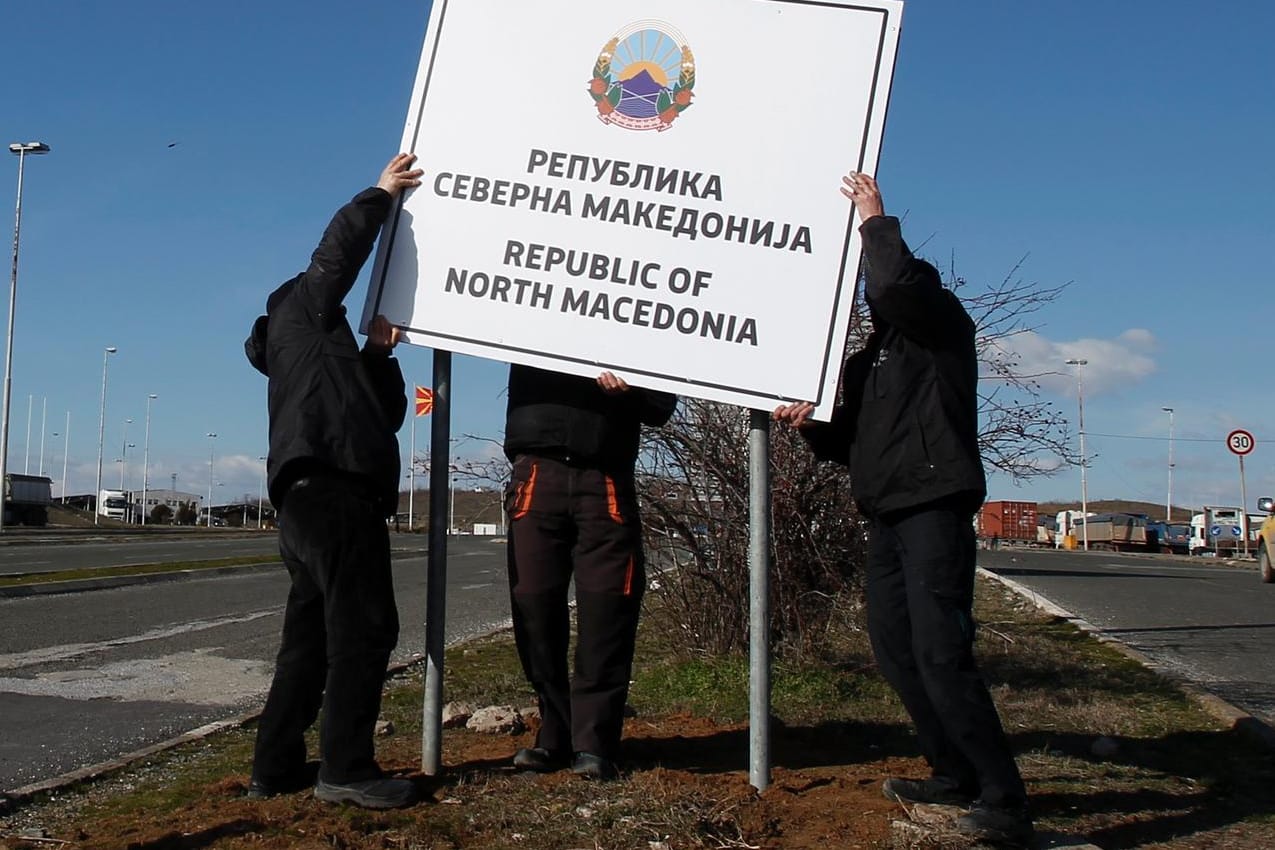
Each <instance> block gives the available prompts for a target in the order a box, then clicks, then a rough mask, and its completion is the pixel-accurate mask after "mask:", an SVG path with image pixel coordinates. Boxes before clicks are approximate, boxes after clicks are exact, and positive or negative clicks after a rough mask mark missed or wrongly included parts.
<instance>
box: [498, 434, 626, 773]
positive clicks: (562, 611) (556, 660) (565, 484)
mask: <svg viewBox="0 0 1275 850" xmlns="http://www.w3.org/2000/svg"><path fill="white" fill-rule="evenodd" d="M506 506H507V508H508V510H509V519H510V532H509V543H508V547H509V548H508V556H509V590H510V601H511V609H512V612H513V622H514V639H515V641H516V643H517V646H518V657H519V658H520V659H521V660H522V669H523V672H524V673H525V674H526V676H527V680H528V681H529V682H530V683H531V685H532V687H533V688H534V689H535V691H536V696H537V697H538V699H539V703H540V721H541V724H540V731H539V733H538V735H537V737H536V746H538V747H544V748H545V749H547V750H549V751H551V752H553V753H555V754H558V755H565V754H568V753H573V752H586V753H592V754H593V755H596V756H601V757H603V758H607V759H611V760H615V759H616V758H617V756H618V754H619V749H620V736H621V731H622V727H623V724H624V703H625V700H626V699H627V698H628V693H629V676H630V674H631V672H632V666H633V645H634V641H635V640H636V637H637V623H638V614H639V611H640V609H641V603H642V592H643V590H644V589H645V586H646V572H645V562H644V559H643V553H642V525H641V521H640V519H639V517H638V506H637V496H636V494H635V492H634V488H633V476H632V473H629V474H628V475H622V476H612V475H608V474H606V473H604V472H601V471H599V470H596V469H582V468H577V467H574V466H569V465H567V464H565V463H562V462H560V461H558V460H553V459H550V458H544V457H538V456H531V455H522V456H519V457H518V458H517V459H516V460H515V461H514V469H513V477H512V480H511V484H510V489H509V494H508V498H507V500H506ZM573 575H574V577H575V598H576V626H577V637H576V652H575V669H574V676H572V675H571V674H570V673H569V671H568V668H567V647H568V643H569V640H570V629H571V627H570V620H569V616H570V615H569V611H568V606H567V602H568V598H567V597H568V590H569V586H570V583H571V579H572V576H573Z"/></svg>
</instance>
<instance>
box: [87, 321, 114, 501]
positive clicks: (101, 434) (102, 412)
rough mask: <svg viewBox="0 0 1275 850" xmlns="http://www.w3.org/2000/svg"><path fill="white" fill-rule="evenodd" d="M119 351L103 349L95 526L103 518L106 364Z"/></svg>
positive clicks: (94, 493)
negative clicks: (99, 503) (101, 500)
mask: <svg viewBox="0 0 1275 850" xmlns="http://www.w3.org/2000/svg"><path fill="white" fill-rule="evenodd" d="M117 351H119V349H118V348H116V347H115V346H113V345H108V346H106V348H104V349H102V405H101V407H99V408H98V413H97V489H96V490H94V491H93V524H94V525H98V524H99V523H98V520H99V518H100V517H101V516H102V511H101V506H100V505H98V500H100V499H101V498H102V440H103V438H104V437H105V436H106V364H107V359H108V358H109V357H110V355H112V354H114V353H115V352H117Z"/></svg>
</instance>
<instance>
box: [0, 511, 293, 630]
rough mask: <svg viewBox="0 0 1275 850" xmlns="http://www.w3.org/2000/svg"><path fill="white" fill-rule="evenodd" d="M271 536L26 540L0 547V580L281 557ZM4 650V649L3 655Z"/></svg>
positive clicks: (214, 532) (194, 534)
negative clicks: (60, 572)
mask: <svg viewBox="0 0 1275 850" xmlns="http://www.w3.org/2000/svg"><path fill="white" fill-rule="evenodd" d="M278 554H279V541H278V537H277V535H276V534H275V533H274V532H273V531H263V532H259V533H243V532H225V533H224V536H221V535H220V534H219V533H218V530H217V529H212V530H211V531H210V532H196V531H191V532H187V533H167V534H160V535H155V536H154V537H149V538H144V537H137V536H130V537H120V536H112V537H103V536H94V535H93V534H92V532H87V533H85V534H82V535H79V536H76V537H71V536H61V537H48V538H35V539H31V540H30V541H28V540H26V539H25V538H24V539H22V540H21V542H18V541H13V542H8V544H7V545H5V546H0V576H5V575H15V574H17V573H50V572H57V571H58V570H79V569H95V568H98V567H117V566H129V565H138V564H160V563H177V562H180V561H209V560H214V559H217V558H235V557H242V556H247V555H278ZM3 648H4V647H3V644H0V649H3Z"/></svg>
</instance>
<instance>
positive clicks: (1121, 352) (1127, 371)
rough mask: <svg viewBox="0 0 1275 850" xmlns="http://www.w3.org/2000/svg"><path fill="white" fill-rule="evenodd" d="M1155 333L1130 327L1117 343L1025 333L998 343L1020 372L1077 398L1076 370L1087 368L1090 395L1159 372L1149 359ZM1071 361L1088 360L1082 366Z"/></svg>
mask: <svg viewBox="0 0 1275 850" xmlns="http://www.w3.org/2000/svg"><path fill="white" fill-rule="evenodd" d="M1156 347H1157V343H1156V338H1155V335H1154V334H1152V333H1151V332H1150V331H1148V330H1146V329H1144V328H1130V329H1129V330H1127V331H1125V332H1124V333H1122V334H1120V335H1119V336H1117V337H1116V338H1114V339H1092V338H1085V339H1078V340H1072V341H1064V342H1055V341H1054V340H1050V339H1046V338H1045V337H1043V336H1041V335H1040V334H1038V333H1035V332H1034V331H1025V332H1023V333H1020V334H1015V335H1014V336H1011V337H1008V338H1006V339H1003V340H1001V341H1000V343H999V349H1000V355H999V356H1000V357H1002V358H1004V359H1013V360H1014V361H1015V362H1016V365H1015V371H1017V372H1018V373H1019V374H1027V375H1036V376H1038V378H1037V381H1038V382H1039V384H1040V385H1041V387H1042V388H1043V389H1045V390H1046V391H1048V392H1054V393H1058V394H1059V395H1069V396H1075V394H1076V372H1075V370H1076V369H1077V368H1083V370H1084V383H1085V395H1086V397H1088V396H1091V395H1101V394H1103V393H1107V392H1113V391H1123V390H1127V389H1128V388H1129V387H1130V386H1131V385H1133V384H1136V383H1138V382H1139V381H1141V380H1142V379H1143V378H1146V377H1147V376H1148V375H1150V374H1152V373H1153V372H1155V370H1156V363H1155V359H1154V358H1153V357H1152V356H1151V355H1152V353H1153V352H1154V351H1155V349H1156ZM1068 360H1086V361H1088V363H1086V365H1085V366H1083V367H1076V366H1068V365H1067V361H1068Z"/></svg>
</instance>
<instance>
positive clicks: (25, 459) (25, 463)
mask: <svg viewBox="0 0 1275 850" xmlns="http://www.w3.org/2000/svg"><path fill="white" fill-rule="evenodd" d="M34 406H35V394H34V393H28V394H27V445H26V448H25V449H24V450H23V452H22V474H23V475H30V474H31V410H32V408H33V407H34Z"/></svg>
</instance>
